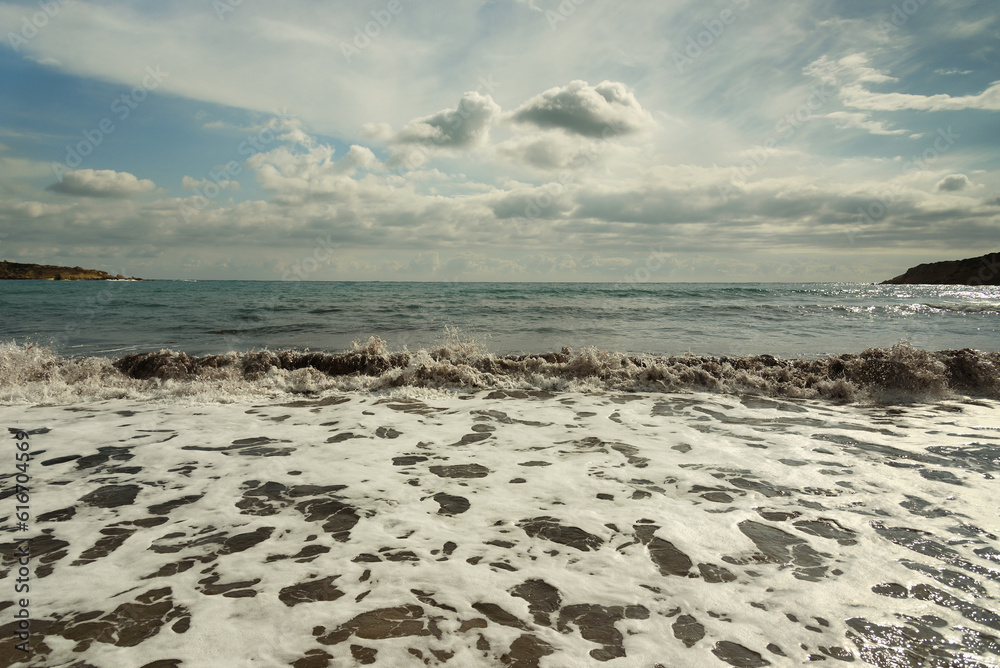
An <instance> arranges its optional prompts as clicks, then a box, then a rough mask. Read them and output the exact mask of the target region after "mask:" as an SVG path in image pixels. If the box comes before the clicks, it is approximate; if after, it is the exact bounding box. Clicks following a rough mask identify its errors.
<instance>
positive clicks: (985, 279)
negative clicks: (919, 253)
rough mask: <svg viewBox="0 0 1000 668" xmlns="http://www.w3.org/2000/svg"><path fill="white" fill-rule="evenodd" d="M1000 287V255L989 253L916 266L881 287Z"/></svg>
mask: <svg viewBox="0 0 1000 668" xmlns="http://www.w3.org/2000/svg"><path fill="white" fill-rule="evenodd" d="M918 283H924V284H931V285H1000V253H990V254H988V255H982V256H980V257H970V258H969V259H967V260H949V261H945V262H930V263H928V264H918V265H917V266H916V267H911V268H910V269H907V270H906V273H904V274H901V275H900V276H897V277H895V278H890V279H889V280H888V281H882V285H901V284H907V285H912V284H918Z"/></svg>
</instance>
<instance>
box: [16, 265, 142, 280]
mask: <svg viewBox="0 0 1000 668" xmlns="http://www.w3.org/2000/svg"><path fill="white" fill-rule="evenodd" d="M0 280H37V281H111V280H132V281H141V280H143V279H141V278H136V277H134V276H132V277H126V276H122V275H121V274H118V275H117V276H112V275H111V274H109V273H108V272H106V271H100V270H97V269H84V268H83V267H54V266H52V265H48V264H18V263H17V262H7V261H3V262H0Z"/></svg>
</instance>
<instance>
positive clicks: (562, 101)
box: [511, 80, 650, 137]
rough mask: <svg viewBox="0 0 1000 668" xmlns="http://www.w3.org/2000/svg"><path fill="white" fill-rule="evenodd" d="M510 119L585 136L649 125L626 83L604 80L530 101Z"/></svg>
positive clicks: (577, 83)
mask: <svg viewBox="0 0 1000 668" xmlns="http://www.w3.org/2000/svg"><path fill="white" fill-rule="evenodd" d="M511 119H512V120H514V121H515V122H518V123H531V124H534V125H536V126H538V127H541V128H561V129H563V130H566V131H567V132H571V133H574V134H578V135H583V136H585V137H608V136H617V135H625V134H631V133H634V132H638V131H639V130H641V129H643V128H644V127H646V126H647V125H648V124H649V122H650V119H649V114H648V113H647V112H646V111H644V110H643V108H642V105H640V104H639V101H638V100H637V99H636V97H635V94H634V93H632V92H631V91H630V90H629V89H628V87H627V86H626V85H625V84H623V83H619V82H615V81H603V82H601V83H599V84H598V85H597V86H591V85H590V84H588V83H587V82H586V81H581V80H576V81H571V82H570V83H569V84H567V85H566V86H563V87H561V88H550V89H549V90H547V91H545V92H544V93H542V94H541V95H538V96H536V97H533V98H531V99H530V100H528V101H527V102H525V103H524V104H523V105H522V106H521V107H520V108H518V109H516V110H515V111H514V113H513V114H512V115H511Z"/></svg>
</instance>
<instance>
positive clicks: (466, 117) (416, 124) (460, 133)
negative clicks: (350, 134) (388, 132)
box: [370, 91, 500, 148]
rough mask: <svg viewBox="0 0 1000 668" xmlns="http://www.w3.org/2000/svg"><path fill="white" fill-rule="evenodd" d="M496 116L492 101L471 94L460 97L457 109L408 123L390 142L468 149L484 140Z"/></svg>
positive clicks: (478, 94)
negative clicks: (467, 147)
mask: <svg viewBox="0 0 1000 668" xmlns="http://www.w3.org/2000/svg"><path fill="white" fill-rule="evenodd" d="M499 115H500V105H498V104H497V103H496V102H494V101H493V98H492V97H490V96H489V95H483V94H481V93H478V92H476V91H470V92H468V93H466V94H465V95H463V96H462V99H461V100H460V101H459V103H458V107H457V108H455V109H442V110H441V111H439V112H437V113H436V114H432V115H430V116H426V117H424V118H418V119H416V120H413V121H410V122H409V123H407V124H406V125H405V126H403V129H402V130H400V131H399V134H397V135H396V136H395V137H394V138H393V141H394V142H396V143H402V144H422V145H425V146H441V147H444V148H456V147H463V146H469V145H472V144H476V143H479V142H481V141H484V140H485V139H486V138H487V136H488V135H489V130H490V126H491V125H493V122H494V120H495V119H496V118H497V117H499ZM370 130H372V129H371V128H370Z"/></svg>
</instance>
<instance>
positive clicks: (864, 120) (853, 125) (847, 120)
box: [823, 111, 909, 135]
mask: <svg viewBox="0 0 1000 668" xmlns="http://www.w3.org/2000/svg"><path fill="white" fill-rule="evenodd" d="M823 118H829V119H830V120H832V121H833V124H834V126H835V127H836V128H837V129H838V130H847V129H856V130H865V131H866V132H869V133H871V134H873V135H904V134H907V133H909V130H903V129H896V130H890V129H889V128H887V127H886V125H885V123H883V122H882V121H876V120H873V119H872V117H871V115H870V114H866V113H864V112H860V111H857V112H854V111H832V112H830V113H829V114H824V115H823Z"/></svg>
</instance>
